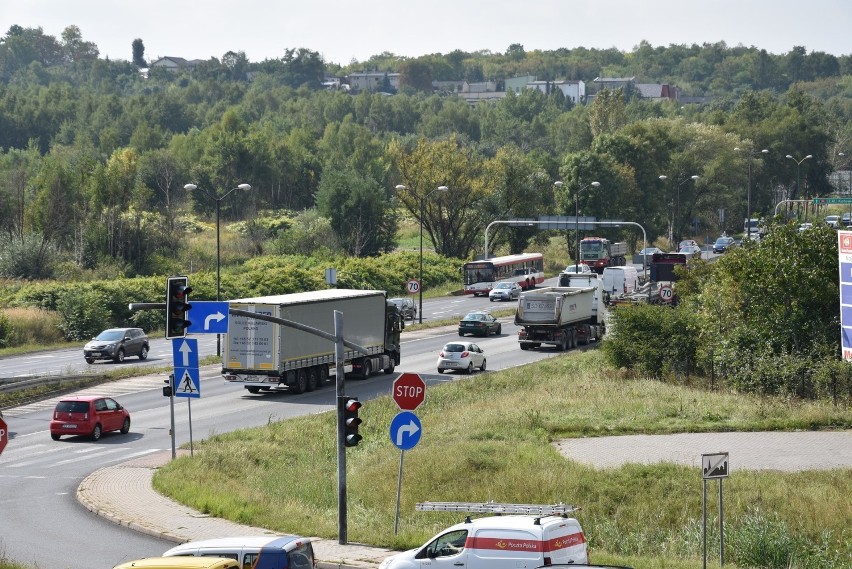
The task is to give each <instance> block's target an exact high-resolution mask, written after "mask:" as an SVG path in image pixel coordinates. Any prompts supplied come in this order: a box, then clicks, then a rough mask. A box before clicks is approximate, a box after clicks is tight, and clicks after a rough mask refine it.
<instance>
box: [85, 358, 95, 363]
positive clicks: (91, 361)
mask: <svg viewBox="0 0 852 569" xmlns="http://www.w3.org/2000/svg"><path fill="white" fill-rule="evenodd" d="M86 363H87V364H93V363H95V358H86Z"/></svg>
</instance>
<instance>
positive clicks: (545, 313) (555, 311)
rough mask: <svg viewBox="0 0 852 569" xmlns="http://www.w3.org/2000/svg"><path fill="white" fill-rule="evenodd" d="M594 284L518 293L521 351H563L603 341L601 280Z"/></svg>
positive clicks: (603, 317) (516, 323)
mask: <svg viewBox="0 0 852 569" xmlns="http://www.w3.org/2000/svg"><path fill="white" fill-rule="evenodd" d="M572 276H573V275H572ZM577 276H581V275H577ZM595 276H597V275H595ZM595 280H596V281H598V282H597V283H596V284H595V285H594V286H580V287H550V288H544V289H540V290H537V291H527V292H523V293H521V296H520V298H519V299H518V309H517V310H516V311H515V325H517V326H519V327H520V328H521V329H520V330H519V331H518V343H519V344H520V346H521V349H522V350H529V349H531V348H539V347H541V346H542V345H543V344H547V345H552V346H555V347H556V349H557V350H560V351H565V350H567V349H569V348H576V347H577V345H578V344H588V343H589V342H591V341H593V340H597V339H599V338H602V337H603V334H604V332H605V329H606V324H605V318H606V312H605V306H604V303H603V301H602V299H603V296H602V294H603V289H602V286H603V285H602V282H601V281H600V279H595Z"/></svg>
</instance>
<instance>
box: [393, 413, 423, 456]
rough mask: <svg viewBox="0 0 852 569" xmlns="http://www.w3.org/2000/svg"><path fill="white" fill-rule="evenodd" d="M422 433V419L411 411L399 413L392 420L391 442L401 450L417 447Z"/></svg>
mask: <svg viewBox="0 0 852 569" xmlns="http://www.w3.org/2000/svg"><path fill="white" fill-rule="evenodd" d="M422 435H423V427H422V426H421V424H420V419H419V418H418V417H417V415H415V414H414V413H412V412H411V411H402V412H400V413H397V414H396V417H394V418H393V421H391V426H390V439H391V442H392V443H393V444H394V445H396V446H397V447H398V448H399V449H401V450H409V449H412V448H414V447H416V446H417V443H419V442H420V437H421V436H422Z"/></svg>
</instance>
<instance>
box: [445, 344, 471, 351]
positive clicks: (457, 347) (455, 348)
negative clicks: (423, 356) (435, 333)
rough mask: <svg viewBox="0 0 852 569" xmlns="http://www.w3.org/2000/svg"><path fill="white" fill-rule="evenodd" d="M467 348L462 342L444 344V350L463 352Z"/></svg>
mask: <svg viewBox="0 0 852 569" xmlns="http://www.w3.org/2000/svg"><path fill="white" fill-rule="evenodd" d="M466 349H467V346H465V345H464V344H447V345H446V346H444V351H445V352H463V351H465V350H466Z"/></svg>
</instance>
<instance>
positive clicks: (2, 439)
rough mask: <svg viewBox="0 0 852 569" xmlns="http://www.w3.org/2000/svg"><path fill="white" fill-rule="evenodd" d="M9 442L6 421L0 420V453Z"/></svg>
mask: <svg viewBox="0 0 852 569" xmlns="http://www.w3.org/2000/svg"><path fill="white" fill-rule="evenodd" d="M8 442H9V427H8V426H6V421H4V420H3V419H0V453H2V452H3V449H4V448H6V443H8Z"/></svg>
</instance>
